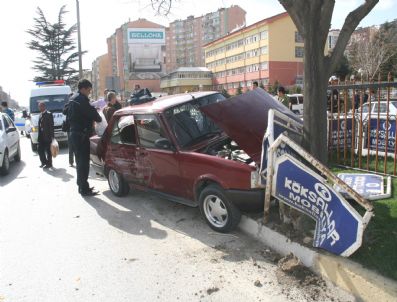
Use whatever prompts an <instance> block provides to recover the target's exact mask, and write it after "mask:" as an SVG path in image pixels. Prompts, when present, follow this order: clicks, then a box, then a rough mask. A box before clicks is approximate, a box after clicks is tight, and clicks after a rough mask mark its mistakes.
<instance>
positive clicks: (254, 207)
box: [225, 190, 265, 212]
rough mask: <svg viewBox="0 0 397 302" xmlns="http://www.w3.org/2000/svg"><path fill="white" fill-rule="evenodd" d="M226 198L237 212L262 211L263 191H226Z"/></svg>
mask: <svg viewBox="0 0 397 302" xmlns="http://www.w3.org/2000/svg"><path fill="white" fill-rule="evenodd" d="M225 193H226V196H227V197H228V199H229V200H230V202H232V203H233V204H234V205H235V206H236V207H237V208H238V209H239V210H241V211H244V212H260V211H263V204H264V200H265V191H264V190H226V191H225Z"/></svg>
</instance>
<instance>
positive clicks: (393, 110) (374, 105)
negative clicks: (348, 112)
mask: <svg viewBox="0 0 397 302" xmlns="http://www.w3.org/2000/svg"><path fill="white" fill-rule="evenodd" d="M362 110H363V120H365V119H367V117H368V115H369V111H370V110H369V103H365V104H363V107H362ZM378 112H379V115H380V117H385V116H386V115H387V101H380V102H379V105H378V101H373V102H371V118H377V116H378ZM355 113H356V115H360V114H361V107H360V108H358V109H356V112H355ZM396 115H397V100H395V99H393V100H390V102H389V117H395V116H396Z"/></svg>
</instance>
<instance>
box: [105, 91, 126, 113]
mask: <svg viewBox="0 0 397 302" xmlns="http://www.w3.org/2000/svg"><path fill="white" fill-rule="evenodd" d="M110 92H112V93H114V96H115V98H116V103H115V104H114V105H113V107H114V108H115V109H116V110H115V111H117V110H119V109H121V108H123V106H121V103H120V102H119V100H118V99H117V92H116V90H113V89H111V90H109V92H108V94H109V93H110ZM107 101H108V103H109V99H107Z"/></svg>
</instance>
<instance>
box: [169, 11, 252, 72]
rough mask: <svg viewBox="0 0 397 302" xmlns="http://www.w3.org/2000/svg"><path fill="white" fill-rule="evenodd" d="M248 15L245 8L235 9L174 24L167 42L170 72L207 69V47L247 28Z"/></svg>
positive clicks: (171, 26) (171, 24)
mask: <svg viewBox="0 0 397 302" xmlns="http://www.w3.org/2000/svg"><path fill="white" fill-rule="evenodd" d="M245 15H246V12H245V11H244V10H243V9H242V8H241V7H239V6H238V5H233V6H231V7H228V8H220V9H219V10H217V11H216V12H211V13H208V14H206V15H204V16H201V17H194V16H189V17H188V18H187V19H185V20H176V21H174V22H172V23H170V26H169V28H168V31H167V39H166V57H167V72H171V71H173V70H175V69H177V68H178V67H198V66H204V62H205V58H204V51H203V45H205V44H207V43H209V42H211V41H214V40H216V39H219V38H221V37H223V36H225V35H227V34H229V33H230V32H232V31H233V30H235V29H236V28H239V27H243V26H245Z"/></svg>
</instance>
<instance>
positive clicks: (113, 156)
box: [105, 115, 137, 183]
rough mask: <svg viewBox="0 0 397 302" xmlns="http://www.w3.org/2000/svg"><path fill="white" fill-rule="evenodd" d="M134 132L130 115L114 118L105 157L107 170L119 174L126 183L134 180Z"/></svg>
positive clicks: (132, 119) (135, 146)
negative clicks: (110, 169) (111, 169)
mask: <svg viewBox="0 0 397 302" xmlns="http://www.w3.org/2000/svg"><path fill="white" fill-rule="evenodd" d="M136 148H137V145H136V131H135V125H134V118H133V116H132V115H126V116H121V117H120V118H115V121H114V123H113V127H112V131H111V133H110V137H109V141H108V143H107V151H106V155H105V163H106V166H107V167H108V168H113V169H114V170H116V171H117V172H118V173H120V174H121V175H122V176H123V178H124V180H126V181H127V182H128V183H131V182H135V181H134V180H135V178H136Z"/></svg>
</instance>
